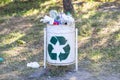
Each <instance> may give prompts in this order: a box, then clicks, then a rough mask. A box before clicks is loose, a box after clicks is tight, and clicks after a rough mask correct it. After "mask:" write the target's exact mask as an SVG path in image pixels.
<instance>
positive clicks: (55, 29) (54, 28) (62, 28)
mask: <svg viewBox="0 0 120 80" xmlns="http://www.w3.org/2000/svg"><path fill="white" fill-rule="evenodd" d="M74 31H75V28H74V27H72V26H68V25H47V32H48V33H71V32H74Z"/></svg>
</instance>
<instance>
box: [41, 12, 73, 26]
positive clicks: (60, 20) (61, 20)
mask: <svg viewBox="0 0 120 80" xmlns="http://www.w3.org/2000/svg"><path fill="white" fill-rule="evenodd" d="M40 21H41V22H43V23H47V24H50V25H71V24H74V21H75V20H74V18H73V17H72V15H71V14H70V13H68V14H67V15H66V14H65V13H58V12H57V11H56V10H51V11H50V12H49V16H48V15H45V16H44V18H43V19H41V20H40Z"/></svg>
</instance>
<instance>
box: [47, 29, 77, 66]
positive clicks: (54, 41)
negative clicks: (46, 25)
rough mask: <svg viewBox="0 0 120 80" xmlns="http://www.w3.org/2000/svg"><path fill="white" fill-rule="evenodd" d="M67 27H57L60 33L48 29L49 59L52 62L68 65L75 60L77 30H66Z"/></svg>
mask: <svg viewBox="0 0 120 80" xmlns="http://www.w3.org/2000/svg"><path fill="white" fill-rule="evenodd" d="M53 28H54V27H53ZM56 29H57V28H56ZM65 29H67V28H65ZM65 29H63V30H58V29H57V30H58V33H57V32H56V30H54V31H51V29H47V61H48V63H50V64H54V65H61V64H62V65H68V64H71V63H74V61H75V30H74V29H72V30H71V31H70V30H68V32H67V30H66V32H65ZM68 29H69V28H68Z"/></svg>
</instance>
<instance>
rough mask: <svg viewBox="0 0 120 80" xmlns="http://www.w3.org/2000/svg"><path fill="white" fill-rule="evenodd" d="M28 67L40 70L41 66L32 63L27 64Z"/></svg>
mask: <svg viewBox="0 0 120 80" xmlns="http://www.w3.org/2000/svg"><path fill="white" fill-rule="evenodd" d="M27 67H31V68H39V67H40V65H39V64H38V62H30V63H27Z"/></svg>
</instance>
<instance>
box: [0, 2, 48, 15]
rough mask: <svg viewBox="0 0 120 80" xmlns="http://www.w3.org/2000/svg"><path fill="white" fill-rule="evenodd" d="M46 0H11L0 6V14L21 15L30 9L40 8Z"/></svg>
mask: <svg viewBox="0 0 120 80" xmlns="http://www.w3.org/2000/svg"><path fill="white" fill-rule="evenodd" d="M45 1H47V0H34V1H29V0H28V1H11V2H10V3H9V4H6V5H4V6H2V7H0V15H2V16H4V15H16V14H17V15H21V14H24V13H26V12H27V11H29V10H31V9H41V8H40V5H41V4H42V3H44V2H45Z"/></svg>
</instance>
